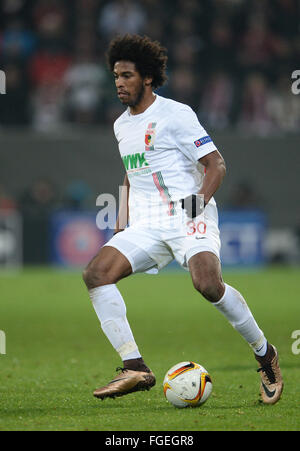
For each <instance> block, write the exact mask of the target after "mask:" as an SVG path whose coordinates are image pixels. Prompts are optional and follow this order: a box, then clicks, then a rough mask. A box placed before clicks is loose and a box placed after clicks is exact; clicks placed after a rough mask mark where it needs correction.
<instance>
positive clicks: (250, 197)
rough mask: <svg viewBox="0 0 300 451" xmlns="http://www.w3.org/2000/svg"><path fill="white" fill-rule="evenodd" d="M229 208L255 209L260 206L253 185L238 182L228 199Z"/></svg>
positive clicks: (259, 200) (246, 182) (260, 203)
mask: <svg viewBox="0 0 300 451" xmlns="http://www.w3.org/2000/svg"><path fill="white" fill-rule="evenodd" d="M228 203H229V205H228V206H229V208H238V209H255V208H259V207H260V206H261V205H262V202H261V199H259V197H258V195H257V193H256V192H255V190H254V187H253V185H252V184H251V183H250V182H248V181H240V182H239V183H237V185H236V186H235V187H234V189H233V191H232V193H231V197H230V199H229V202H228Z"/></svg>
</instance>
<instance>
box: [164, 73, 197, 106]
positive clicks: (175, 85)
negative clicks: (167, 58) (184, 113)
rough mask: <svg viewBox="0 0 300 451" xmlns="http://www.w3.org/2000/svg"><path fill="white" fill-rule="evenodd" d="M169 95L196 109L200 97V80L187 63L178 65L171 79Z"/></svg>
mask: <svg viewBox="0 0 300 451" xmlns="http://www.w3.org/2000/svg"><path fill="white" fill-rule="evenodd" d="M168 95H170V97H172V98H173V99H176V100H177V101H178V102H182V103H186V104H187V105H189V106H190V107H191V108H193V109H194V110H195V109H196V108H197V105H198V98H199V81H197V80H196V75H195V73H194V71H193V70H191V69H190V68H189V67H187V66H185V65H182V66H178V67H176V68H175V69H174V70H173V72H172V77H171V78H170V80H169V85H168Z"/></svg>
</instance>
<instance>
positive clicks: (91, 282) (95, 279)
mask: <svg viewBox="0 0 300 451" xmlns="http://www.w3.org/2000/svg"><path fill="white" fill-rule="evenodd" d="M82 277H83V280H84V282H85V284H86V286H87V288H88V289H89V290H91V289H92V288H96V287H100V286H103V285H109V284H111V283H114V281H113V280H112V279H111V277H110V274H109V268H108V266H107V265H106V264H105V262H103V261H101V260H99V259H97V260H94V261H92V262H91V263H89V265H88V266H87V267H86V268H85V270H84V271H83V274H82Z"/></svg>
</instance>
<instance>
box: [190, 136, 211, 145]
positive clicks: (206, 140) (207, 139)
mask: <svg viewBox="0 0 300 451" xmlns="http://www.w3.org/2000/svg"><path fill="white" fill-rule="evenodd" d="M209 142H211V137H210V136H209V135H207V136H203V137H202V138H199V139H196V141H194V144H195V146H196V147H200V146H202V145H203V144H206V143H209Z"/></svg>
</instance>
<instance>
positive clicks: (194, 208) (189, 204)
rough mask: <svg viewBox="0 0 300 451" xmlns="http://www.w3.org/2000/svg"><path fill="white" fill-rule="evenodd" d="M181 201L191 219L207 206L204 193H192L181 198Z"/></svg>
mask: <svg viewBox="0 0 300 451" xmlns="http://www.w3.org/2000/svg"><path fill="white" fill-rule="evenodd" d="M180 202H181V207H182V208H183V209H184V210H185V212H186V215H187V217H188V218H191V219H193V218H196V217H197V216H199V215H201V213H203V211H204V208H205V202H204V196H203V195H202V194H190V195H189V196H187V197H186V198H185V199H180Z"/></svg>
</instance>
